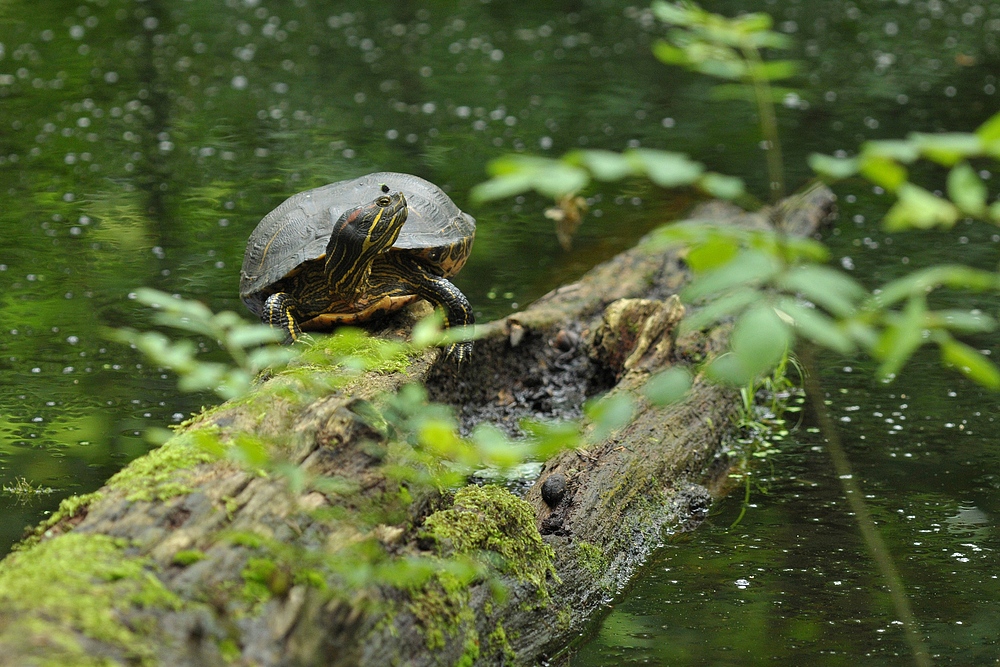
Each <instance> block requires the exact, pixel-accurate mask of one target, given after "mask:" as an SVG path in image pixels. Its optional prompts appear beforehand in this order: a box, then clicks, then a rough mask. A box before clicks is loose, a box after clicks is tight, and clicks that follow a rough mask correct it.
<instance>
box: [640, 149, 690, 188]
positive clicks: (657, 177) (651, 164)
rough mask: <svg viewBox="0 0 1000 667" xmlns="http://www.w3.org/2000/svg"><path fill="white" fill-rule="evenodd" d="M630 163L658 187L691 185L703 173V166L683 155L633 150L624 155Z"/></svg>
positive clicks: (649, 150)
mask: <svg viewBox="0 0 1000 667" xmlns="http://www.w3.org/2000/svg"><path fill="white" fill-rule="evenodd" d="M626 156H627V157H628V158H629V160H630V162H632V164H633V165H634V166H635V168H636V169H637V171H638V170H640V169H641V171H642V172H644V173H645V174H646V175H647V176H648V177H649V180H651V181H653V183H656V184H657V185H659V186H660V187H664V188H676V187H679V186H682V185H691V184H692V183H694V182H695V181H696V180H697V179H698V177H699V176H701V175H702V173H703V172H704V171H705V167H704V165H702V164H701V163H700V162H695V161H694V160H692V159H691V158H689V157H688V156H686V155H684V154H683V153H673V152H670V151H660V150H654V149H652V148H635V149H632V150H630V151H628V152H627V153H626Z"/></svg>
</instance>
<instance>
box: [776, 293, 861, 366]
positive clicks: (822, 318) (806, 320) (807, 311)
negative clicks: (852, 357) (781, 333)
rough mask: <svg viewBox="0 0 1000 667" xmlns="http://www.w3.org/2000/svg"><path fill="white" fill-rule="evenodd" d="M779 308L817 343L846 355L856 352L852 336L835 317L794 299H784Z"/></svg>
mask: <svg viewBox="0 0 1000 667" xmlns="http://www.w3.org/2000/svg"><path fill="white" fill-rule="evenodd" d="M778 308H779V309H780V310H781V311H782V312H783V313H785V314H786V315H788V317H790V318H791V319H792V320H793V321H794V322H795V328H796V330H797V331H799V332H800V333H801V334H802V335H803V336H805V337H806V338H808V339H809V340H811V341H813V342H814V343H816V344H817V345H820V346H822V347H825V348H827V349H829V350H833V351H835V352H839V353H840V354H845V355H846V354H851V353H853V352H854V350H855V347H854V342H853V341H852V340H851V338H850V336H848V335H847V334H846V333H844V332H843V331H842V330H841V329H840V327H838V326H837V323H836V322H835V321H834V320H833V319H831V318H830V317H827V316H826V315H824V314H823V313H821V312H819V311H817V310H816V309H815V308H807V307H806V306H803V305H802V304H800V303H798V302H796V301H795V300H794V299H782V300H781V301H780V302H779V303H778Z"/></svg>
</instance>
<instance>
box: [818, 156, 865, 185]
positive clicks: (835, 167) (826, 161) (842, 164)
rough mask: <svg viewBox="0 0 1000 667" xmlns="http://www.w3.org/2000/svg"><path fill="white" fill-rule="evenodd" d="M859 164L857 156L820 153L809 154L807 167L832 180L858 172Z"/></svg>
mask: <svg viewBox="0 0 1000 667" xmlns="http://www.w3.org/2000/svg"><path fill="white" fill-rule="evenodd" d="M859 166H860V165H859V162H858V159H857V158H842V157H831V156H829V155H823V154H822V153H812V154H810V155H809V168H810V169H812V170H813V171H815V172H816V173H817V174H819V175H820V176H826V177H828V178H832V179H834V180H840V179H842V178H848V177H850V176H853V175H854V174H856V173H858V168H859Z"/></svg>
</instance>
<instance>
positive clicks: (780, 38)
mask: <svg viewBox="0 0 1000 667" xmlns="http://www.w3.org/2000/svg"><path fill="white" fill-rule="evenodd" d="M745 41H746V43H747V45H749V46H751V47H753V48H756V49H786V50H787V49H790V48H792V47H793V46H795V40H794V39H792V38H791V37H789V36H788V35H783V34H781V33H780V32H774V31H773V30H767V31H761V32H755V33H753V34H750V35H747V36H746V40H745Z"/></svg>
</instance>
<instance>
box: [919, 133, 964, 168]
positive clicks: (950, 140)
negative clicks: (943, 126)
mask: <svg viewBox="0 0 1000 667" xmlns="http://www.w3.org/2000/svg"><path fill="white" fill-rule="evenodd" d="M907 139H909V140H910V141H911V142H913V143H914V144H915V145H916V147H917V149H918V150H919V151H920V154H921V155H923V156H924V157H926V158H927V159H928V160H931V161H933V162H937V163H938V164H941V165H944V166H945V167H950V166H952V165H953V164H955V163H956V162H958V161H959V160H962V159H963V158H968V157H976V156H978V155H982V153H983V141H982V139H980V137H979V136H978V135H975V134H968V133H965V132H943V133H941V134H923V133H919V132H913V133H911V134H910V135H909V136H908V137H907Z"/></svg>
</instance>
